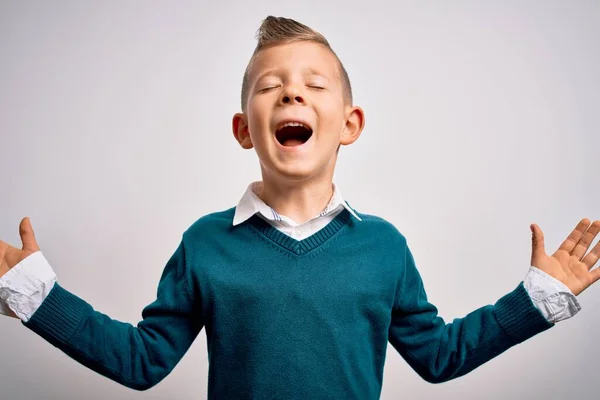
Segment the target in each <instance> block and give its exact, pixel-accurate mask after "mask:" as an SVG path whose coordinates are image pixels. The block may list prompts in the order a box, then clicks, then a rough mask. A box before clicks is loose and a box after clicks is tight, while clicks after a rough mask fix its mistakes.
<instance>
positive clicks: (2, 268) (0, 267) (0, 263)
mask: <svg viewBox="0 0 600 400" xmlns="http://www.w3.org/2000/svg"><path fill="white" fill-rule="evenodd" d="M6 249H8V244H7V243H4V242H3V241H1V240H0V276H2V275H4V274H5V273H6V272H7V271H8V268H7V267H6V265H5V264H4V254H5V253H6Z"/></svg>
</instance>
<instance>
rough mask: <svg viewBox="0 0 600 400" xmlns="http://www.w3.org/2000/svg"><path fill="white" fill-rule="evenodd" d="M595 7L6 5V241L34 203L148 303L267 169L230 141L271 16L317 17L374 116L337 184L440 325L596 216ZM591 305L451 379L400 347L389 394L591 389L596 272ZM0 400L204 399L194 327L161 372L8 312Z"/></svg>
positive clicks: (0, 120) (95, 266)
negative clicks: (159, 378)
mask: <svg viewBox="0 0 600 400" xmlns="http://www.w3.org/2000/svg"><path fill="white" fill-rule="evenodd" d="M599 4H600V3H598V2H595V1H576V2H567V1H538V2H533V1H527V2H522V1H510V2H506V1H495V2H491V1H479V2H466V1H461V2H458V1H455V2H442V1H439V2H422V1H414V2H392V1H389V2H381V1H373V0H371V1H356V2H346V1H331V2H322V1H302V2H280V1H271V2H269V1H266V0H262V1H237V2H226V1H220V2H210V3H209V2H176V3H175V2H166V1H164V2H158V1H154V2H149V1H144V2H142V1H139V2H132V1H129V2H116V1H112V2H108V1H104V2H77V1H70V2H67V1H62V2H58V1H55V2H42V1H37V2H17V1H13V2H10V1H3V2H1V3H0V136H1V140H0V172H1V174H2V183H1V184H0V191H1V193H0V238H1V239H2V240H5V241H8V242H9V243H12V244H14V245H20V240H19V236H18V223H19V221H20V220H21V218H22V217H24V216H30V217H31V221H32V223H33V227H34V229H35V231H36V233H37V238H38V241H39V244H40V246H41V248H42V250H43V251H44V253H45V255H46V257H47V258H48V259H49V261H50V262H51V264H52V265H53V267H54V268H55V270H56V272H57V274H58V276H59V280H60V282H61V284H62V285H64V286H65V287H66V288H68V289H69V290H71V291H73V292H75V293H76V294H78V295H80V296H81V297H82V298H84V299H85V300H87V301H88V302H90V303H91V304H92V305H93V306H94V307H95V308H96V309H97V310H99V311H102V312H104V313H107V314H108V315H110V316H111V317H113V318H115V319H119V320H122V321H128V322H132V323H136V322H137V321H138V320H139V319H140V317H141V315H140V314H141V310H142V308H143V307H144V306H145V305H146V304H148V303H150V302H151V301H152V300H153V299H154V296H155V292H156V286H157V283H158V279H159V277H160V274H161V271H162V268H163V266H164V264H165V263H166V261H167V259H168V258H169V257H170V255H171V254H172V252H173V251H174V249H175V248H176V246H177V244H178V242H179V240H180V238H181V234H182V232H183V231H184V230H185V229H187V227H189V226H190V225H191V224H192V223H193V222H194V221H195V220H196V219H197V218H199V217H200V216H202V215H205V214H207V213H210V212H213V211H217V210H222V209H225V208H229V207H231V206H233V205H235V204H236V202H237V201H238V199H239V197H240V196H241V195H242V193H243V191H244V190H245V188H246V185H247V184H248V183H249V182H250V181H251V180H255V179H259V178H260V175H259V168H258V162H257V158H256V155H255V153H254V152H251V151H248V152H244V151H243V150H242V149H241V148H240V147H239V146H238V145H237V143H236V142H235V141H234V139H233V136H232V134H231V130H230V125H231V117H232V115H233V114H234V113H235V112H237V111H238V110H239V92H240V87H241V81H242V73H243V71H244V68H245V66H246V63H247V61H248V59H249V57H250V55H251V53H252V50H253V49H254V46H255V39H254V33H255V31H256V29H257V28H258V26H259V24H260V22H261V20H262V19H263V18H264V17H266V16H267V15H269V14H273V15H278V16H288V17H292V18H295V19H297V20H299V21H301V22H303V23H306V24H308V25H309V26H312V27H313V28H315V29H317V30H319V31H321V32H322V33H323V34H324V35H325V36H326V37H327V38H328V39H329V40H330V42H331V44H332V46H333V48H334V49H335V51H336V52H337V53H338V54H339V56H340V57H341V59H342V61H343V62H344V63H345V65H346V68H347V69H348V71H349V74H350V77H351V79H352V83H353V86H354V94H355V100H356V104H358V105H361V106H362V107H363V108H364V110H365V112H366V121H367V123H366V128H365V131H364V133H363V136H362V137H361V138H360V139H359V141H358V142H356V143H355V144H354V145H352V146H349V147H346V148H343V149H342V151H341V153H340V160H339V163H338V168H337V174H336V178H335V181H336V182H337V183H338V184H339V185H340V188H341V189H342V192H343V194H344V195H345V197H346V198H347V199H348V201H349V202H350V203H351V204H352V205H353V206H354V207H356V208H357V209H358V210H359V211H362V212H366V213H372V214H377V215H380V216H382V217H384V218H386V219H388V220H389V221H391V222H392V223H394V224H395V225H396V226H397V227H398V229H399V230H400V231H401V232H402V233H403V234H404V235H405V236H406V237H407V238H408V241H409V245H410V246H411V249H412V251H413V253H414V255H415V258H416V261H417V265H418V267H419V269H420V271H421V273H422V275H423V279H424V281H425V285H426V289H427V291H428V294H429V297H430V299H431V301H432V302H433V303H434V304H436V305H437V306H438V307H439V311H440V314H441V315H442V316H443V317H444V318H446V319H447V320H448V321H449V320H451V319H453V318H455V317H459V316H463V315H464V314H466V313H467V312H469V311H471V310H473V309H475V308H477V307H480V306H482V305H485V304H489V303H493V302H495V301H496V300H497V299H498V298H499V297H500V296H502V295H503V294H505V293H506V292H508V291H509V290H512V289H513V288H514V287H515V286H516V285H517V284H518V282H519V281H520V280H522V279H523V278H524V276H525V273H526V272H527V269H528V267H529V260H530V250H531V249H530V239H531V237H530V232H529V224H530V223H532V222H536V223H538V224H539V225H540V227H541V228H542V229H543V230H544V232H545V235H546V243H547V250H548V252H550V253H552V252H554V250H555V249H556V247H557V246H558V245H559V243H560V242H561V241H562V240H563V239H564V238H565V237H566V235H567V234H568V233H569V232H570V231H571V229H572V228H573V227H574V225H575V224H576V223H577V222H578V221H579V219H580V218H582V217H588V218H591V219H598V218H600V189H599V177H598V173H597V172H598V163H597V160H598V150H599V149H600V134H599V128H600V120H599V116H598V115H599V112H598V111H599V104H600V79H599V77H600V73H599V72H598V71H599V68H600V65H599V62H600V5H599ZM580 301H581V304H582V306H583V311H582V312H581V313H580V314H579V315H577V317H576V318H574V319H572V320H570V321H567V322H564V323H560V324H559V325H558V326H557V327H555V328H554V329H552V330H551V331H548V332H545V333H543V334H541V335H540V336H537V337H535V338H534V339H532V340H530V341H528V342H526V343H524V344H522V345H519V346H517V347H516V348H513V349H511V350H509V351H508V352H507V353H505V354H503V355H501V356H500V357H499V358H497V359H495V360H493V361H491V362H490V363H489V364H486V365H484V366H482V367H481V368H479V369H477V370H475V371H474V372H472V373H470V374H468V375H467V376H465V377H463V378H460V379H458V380H455V381H452V382H449V383H445V384H441V385H431V384H428V383H426V382H424V381H423V380H421V378H419V377H418V376H417V375H416V374H415V373H414V372H413V371H412V370H410V368H409V367H408V366H407V364H406V363H405V362H404V361H403V360H402V359H401V357H400V356H399V355H398V354H397V353H396V352H395V351H394V349H393V348H392V347H391V346H390V348H389V352H388V359H387V363H386V369H385V376H384V386H383V393H382V398H383V399H396V398H405V399H429V398H434V397H439V398H452V399H463V398H485V399H502V398H519V399H530V398H551V399H567V398H585V399H591V398H596V397H597V395H595V394H594V393H595V391H596V390H597V387H598V384H597V382H598V380H597V376H598V372H597V366H598V364H597V361H598V358H599V356H600V350H599V349H598V336H599V334H600V329H599V328H600V322H598V321H600V309H599V308H598V306H599V303H600V283H598V285H597V286H596V287H592V288H590V289H589V290H588V291H586V292H584V293H583V294H582V295H581V296H580ZM0 331H1V334H0V354H1V357H2V365H1V366H0V398H2V399H7V400H8V399H84V398H85V399H109V398H110V399H142V398H143V399H175V400H185V399H202V398H205V397H206V383H207V358H206V338H205V333H204V331H202V333H201V334H200V336H199V337H198V339H197V340H196V342H195V343H194V345H193V346H192V348H191V349H190V351H189V352H188V353H187V354H186V355H185V357H184V358H183V360H182V361H181V362H180V364H179V365H178V366H177V367H176V368H175V369H174V371H173V372H172V373H171V374H170V375H169V376H168V377H167V378H166V379H165V380H164V381H163V382H162V383H160V384H159V385H158V386H156V387H155V388H153V389H151V390H149V391H147V392H141V393H140V392H135V391H133V390H130V389H127V388H125V387H121V386H119V385H117V384H116V383H113V382H112V381H109V380H107V379H106V378H104V377H101V376H100V375H97V374H95V373H93V372H91V371H90V370H88V369H86V368H85V367H82V366H80V365H79V364H77V363H75V362H74V361H73V360H71V359H70V358H69V357H67V356H66V355H64V354H63V353H61V352H59V351H58V350H56V349H55V348H54V347H52V346H51V345H49V344H48V343H46V342H45V341H43V340H42V339H40V338H39V337H38V336H37V335H35V334H34V333H32V332H31V331H29V330H28V329H26V328H25V327H23V326H21V324H20V323H19V321H17V320H14V319H9V318H2V319H0Z"/></svg>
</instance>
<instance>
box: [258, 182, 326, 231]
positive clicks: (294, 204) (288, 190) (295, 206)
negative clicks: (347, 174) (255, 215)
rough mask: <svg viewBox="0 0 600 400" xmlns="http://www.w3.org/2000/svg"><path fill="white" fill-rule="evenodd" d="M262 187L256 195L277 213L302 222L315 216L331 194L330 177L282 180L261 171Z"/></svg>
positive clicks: (324, 205)
mask: <svg viewBox="0 0 600 400" xmlns="http://www.w3.org/2000/svg"><path fill="white" fill-rule="evenodd" d="M262 182H263V183H262V188H261V189H260V191H259V193H257V196H258V197H259V198H260V199H261V200H262V201H264V202H265V204H267V205H269V207H271V208H273V209H274V210H275V211H277V213H279V214H281V215H285V216H286V217H288V218H291V219H292V220H294V221H295V222H296V223H304V222H306V221H308V220H310V219H312V218H314V217H315V216H317V215H318V214H319V213H320V212H321V211H323V209H324V208H325V207H326V206H327V204H328V203H329V201H330V200H331V197H332V196H333V183H332V177H331V176H326V177H323V178H321V179H314V180H305V181H301V182H297V181H294V182H289V181H287V182H282V180H278V179H273V178H272V177H270V176H269V175H268V174H264V173H263V181H262Z"/></svg>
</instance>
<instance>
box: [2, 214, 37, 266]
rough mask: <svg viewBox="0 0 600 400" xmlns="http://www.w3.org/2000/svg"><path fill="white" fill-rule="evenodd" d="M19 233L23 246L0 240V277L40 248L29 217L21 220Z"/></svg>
mask: <svg viewBox="0 0 600 400" xmlns="http://www.w3.org/2000/svg"><path fill="white" fill-rule="evenodd" d="M19 235H21V242H23V248H22V249H18V248H16V247H13V246H11V245H9V244H8V243H5V242H3V241H2V240H0V277H2V276H4V275H5V274H6V273H7V272H8V271H10V269H11V268H13V267H14V266H15V265H17V264H18V263H20V262H21V261H23V260H24V259H25V258H26V257H27V256H29V255H31V254H33V253H35V252H36V251H39V250H40V247H39V246H38V244H37V242H36V240H35V235H34V234H33V228H32V227H31V222H30V221H29V217H25V218H23V219H22V220H21V224H20V225H19Z"/></svg>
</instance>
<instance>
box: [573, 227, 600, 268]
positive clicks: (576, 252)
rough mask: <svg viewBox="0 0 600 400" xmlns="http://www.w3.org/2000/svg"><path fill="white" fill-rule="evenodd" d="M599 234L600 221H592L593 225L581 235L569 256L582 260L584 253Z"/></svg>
mask: <svg viewBox="0 0 600 400" xmlns="http://www.w3.org/2000/svg"><path fill="white" fill-rule="evenodd" d="M598 232H600V221H594V223H593V224H592V225H591V226H590V227H589V228H588V230H587V232H585V233H584V234H583V236H582V237H581V239H580V240H579V242H578V243H577V245H576V246H575V248H574V249H573V252H572V253H571V255H573V256H575V257H577V258H578V259H579V260H581V259H582V258H583V256H584V255H585V252H586V251H587V250H588V249H589V247H590V245H591V244H592V242H593V241H594V238H595V237H596V235H597V234H598Z"/></svg>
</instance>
